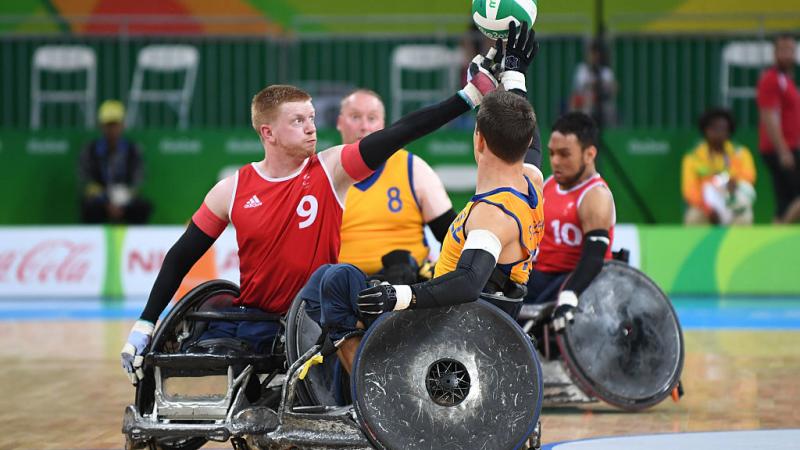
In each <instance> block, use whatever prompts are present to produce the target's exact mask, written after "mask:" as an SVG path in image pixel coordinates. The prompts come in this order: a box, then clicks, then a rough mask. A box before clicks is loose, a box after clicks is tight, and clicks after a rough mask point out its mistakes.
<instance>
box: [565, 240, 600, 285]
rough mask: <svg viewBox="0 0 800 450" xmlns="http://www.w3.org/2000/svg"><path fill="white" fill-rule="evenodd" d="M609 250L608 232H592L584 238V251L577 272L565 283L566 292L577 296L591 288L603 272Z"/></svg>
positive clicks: (576, 267) (574, 271)
mask: <svg viewBox="0 0 800 450" xmlns="http://www.w3.org/2000/svg"><path fill="white" fill-rule="evenodd" d="M606 250H608V230H592V231H590V232H588V233H586V235H584V237H583V251H582V252H581V259H580V261H578V265H577V266H575V270H573V271H572V274H571V275H570V276H569V278H568V279H567V282H566V283H564V290H565V291H573V292H575V295H577V296H580V295H581V293H582V292H583V291H584V289H586V288H587V287H589V284H591V282H592V280H594V277H596V276H597V274H598V273H600V271H601V270H603V259H604V258H605V254H606Z"/></svg>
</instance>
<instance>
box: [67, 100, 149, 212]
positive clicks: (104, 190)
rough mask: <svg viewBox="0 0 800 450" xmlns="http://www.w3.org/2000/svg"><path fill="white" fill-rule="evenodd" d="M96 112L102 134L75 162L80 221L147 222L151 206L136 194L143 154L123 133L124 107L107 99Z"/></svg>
mask: <svg viewBox="0 0 800 450" xmlns="http://www.w3.org/2000/svg"><path fill="white" fill-rule="evenodd" d="M97 115H98V119H99V121H100V126H101V129H102V132H103V136H102V137H100V138H98V139H95V140H93V141H92V142H91V143H89V145H88V146H87V147H86V148H85V149H84V150H83V152H82V153H81V156H80V161H79V166H78V172H79V180H80V183H81V186H82V191H81V193H82V197H81V221H82V222H84V223H128V224H143V223H147V221H148V219H149V218H150V213H151V211H152V207H151V205H150V203H149V202H148V201H146V200H144V199H141V198H139V197H138V196H137V190H138V188H139V186H140V185H141V182H142V178H143V164H142V154H141V152H140V151H139V148H138V147H137V146H136V144H134V143H133V142H131V141H130V140H128V139H126V138H125V137H123V135H122V132H123V119H124V118H125V107H124V106H123V105H122V103H121V102H119V101H116V100H106V101H105V102H103V104H102V105H100V110H99V111H98V114H97Z"/></svg>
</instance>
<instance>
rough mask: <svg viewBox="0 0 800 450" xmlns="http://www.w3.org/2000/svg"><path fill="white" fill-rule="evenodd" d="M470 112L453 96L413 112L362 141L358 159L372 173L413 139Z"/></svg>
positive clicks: (461, 101)
mask: <svg viewBox="0 0 800 450" xmlns="http://www.w3.org/2000/svg"><path fill="white" fill-rule="evenodd" d="M469 110H470V107H469V105H467V102H465V101H464V100H463V99H462V98H461V97H459V96H458V95H454V96H452V97H450V98H449V99H447V100H445V101H443V102H439V103H437V104H435V105H431V106H428V107H426V108H422V109H420V110H418V111H415V112H412V113H410V114H408V115H406V116H404V117H403V118H401V119H400V120H398V121H397V122H395V123H393V124H392V125H391V126H389V127H388V128H384V129H383V130H380V131H376V132H374V133H372V134H370V135H369V136H367V137H365V138H364V139H362V140H361V143H360V144H359V145H358V149H359V152H360V153H361V158H362V159H363V160H364V163H365V164H366V165H367V167H369V168H370V169H372V170H375V169H377V168H378V167H380V165H381V164H383V163H385V162H386V160H387V159H389V157H390V156H392V155H393V154H394V152H396V151H397V150H399V149H401V148H403V147H404V146H406V145H408V144H409V143H410V142H412V141H414V140H415V139H419V138H421V137H422V136H425V135H426V134H429V133H432V132H434V131H436V130H437V129H439V128H440V127H441V126H442V125H444V124H446V123H447V122H450V121H451V120H453V119H455V118H456V117H458V116H460V115H461V114H464V113H465V112H467V111H469Z"/></svg>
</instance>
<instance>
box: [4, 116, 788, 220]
mask: <svg viewBox="0 0 800 450" xmlns="http://www.w3.org/2000/svg"><path fill="white" fill-rule="evenodd" d="M548 135H549V131H548V130H546V129H544V130H542V136H543V141H544V142H543V144H544V145H546V143H547V137H548ZM93 136H94V133H91V132H85V131H41V132H36V133H33V132H29V131H11V130H2V129H0V190H2V191H3V192H6V193H11V192H13V193H15V194H14V195H8V194H7V195H4V196H3V201H2V205H3V207H2V208H0V224H6V225H10V224H68V223H75V222H76V221H77V220H78V210H77V199H78V193H77V189H78V186H77V180H76V162H77V158H78V154H79V152H80V151H81V149H82V148H83V146H84V145H85V144H86V143H87V142H88V141H89V140H90V139H91V138H92V137H93ZM130 136H131V138H132V139H133V140H134V141H136V142H137V143H139V144H140V146H141V147H142V148H143V151H144V156H145V164H146V181H145V184H144V186H143V194H144V196H146V197H148V198H150V199H151V200H152V201H153V202H154V203H155V208H156V209H155V213H154V217H153V222H154V223H158V224H177V223H183V222H185V221H186V220H188V218H189V217H190V216H191V214H192V213H193V212H194V211H195V210H196V208H197V207H198V206H199V204H200V202H201V201H202V199H203V197H204V195H205V193H206V192H207V191H208V190H209V189H210V188H211V187H212V186H213V185H214V183H216V181H217V180H218V179H219V177H220V176H221V174H222V173H223V170H224V169H225V168H228V169H235V168H236V167H238V166H241V165H242V164H245V163H247V162H250V161H257V160H260V159H261V158H263V150H262V149H261V147H260V143H259V142H258V139H257V137H256V136H255V134H254V133H253V132H252V131H250V130H247V129H236V130H231V131H223V130H189V131H185V132H180V131H175V130H146V131H136V132H132V133H131V134H130ZM737 138H740V139H739V140H740V141H741V142H743V143H744V144H746V145H748V146H749V147H750V148H751V149H752V148H753V147H752V146H753V144H754V143H755V140H756V133H755V132H753V131H749V130H743V131H741V132H739V133H738V135H737ZM338 139H339V137H338V134H337V133H336V131H335V130H330V129H328V130H320V132H319V145H318V148H320V149H323V148H327V147H329V146H332V145H335V144H337V143H338ZM604 139H605V142H606V143H607V146H605V147H604V149H603V151H601V156H600V162H599V167H600V171H601V173H602V174H603V175H604V176H605V177H606V179H607V180H608V182H609V184H610V185H611V188H612V191H613V192H614V197H615V200H616V204H617V216H618V222H628V223H643V222H645V215H644V213H643V212H642V210H641V209H640V208H639V207H638V205H637V204H636V203H635V202H634V197H633V194H632V192H631V191H630V190H629V189H627V186H626V184H624V183H623V180H622V175H621V174H620V172H619V171H617V170H615V167H614V166H612V165H611V164H610V160H609V158H610V157H609V155H607V154H606V155H605V156H604V155H603V153H602V152H611V153H613V155H614V156H615V157H616V159H617V160H618V161H619V163H620V164H621V165H622V167H623V168H624V171H625V175H626V176H627V177H628V179H629V180H630V182H631V183H632V185H633V187H634V188H635V190H636V191H637V192H638V194H639V196H640V197H641V198H642V199H643V201H644V203H645V205H646V207H647V208H649V210H650V211H651V212H652V214H653V216H654V218H655V220H656V223H660V224H664V223H666V224H669V223H673V224H677V223H680V222H681V219H682V214H683V201H682V199H681V194H680V161H681V157H682V155H683V154H684V153H685V152H686V151H687V150H688V149H690V148H691V147H692V146H693V145H694V144H695V143H696V142H697V139H698V136H697V132H696V131H695V130H694V129H679V130H672V131H657V130H642V129H637V130H626V129H615V130H610V131H608V132H606V133H605V138H604ZM409 149H410V150H412V151H413V152H415V153H417V154H419V155H420V156H422V157H423V158H424V159H426V160H427V161H428V162H429V163H430V164H431V165H432V166H433V167H434V168H435V167H436V166H439V165H445V164H446V165H464V166H471V165H474V161H473V157H472V134H471V132H470V131H465V130H452V129H445V130H442V131H439V132H437V133H434V134H432V135H430V136H428V137H426V138H423V139H421V140H420V141H418V142H415V143H413V144H411V145H410V146H409ZM754 156H755V159H756V161H757V164H758V180H757V182H756V191H757V193H758V199H757V200H756V206H755V213H756V219H757V222H760V223H769V222H770V221H771V214H772V210H773V196H772V187H771V182H770V178H769V174H768V173H767V172H766V169H765V168H764V167H763V164H762V162H761V159H760V157H759V156H758V155H757V154H755V155H754ZM543 172H544V173H545V175H548V174H549V173H550V168H549V164H548V163H547V157H546V156H545V158H544V166H543ZM450 194H451V197H452V199H453V203H454V205H455V206H456V207H457V208H460V207H461V206H462V205H463V204H464V203H465V202H466V200H467V199H468V198H469V197H470V195H471V192H455V191H454V192H450Z"/></svg>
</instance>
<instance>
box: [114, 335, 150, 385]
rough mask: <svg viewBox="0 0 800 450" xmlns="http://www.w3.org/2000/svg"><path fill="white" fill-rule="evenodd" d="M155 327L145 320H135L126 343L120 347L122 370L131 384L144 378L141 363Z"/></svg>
mask: <svg viewBox="0 0 800 450" xmlns="http://www.w3.org/2000/svg"><path fill="white" fill-rule="evenodd" d="M154 330H155V325H153V324H152V323H150V322H148V321H146V320H137V321H136V323H135V324H133V328H131V333H130V334H129V335H128V342H126V343H125V345H123V346H122V352H121V355H120V356H121V358H122V368H123V369H125V372H126V373H127V374H128V378H130V380H131V384H133V385H134V386H136V384H137V383H138V382H139V380H141V379H142V378H144V371H143V370H142V363H143V362H144V352H145V350H146V349H147V346H148V345H150V340H151V339H152V337H153V331H154Z"/></svg>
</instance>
